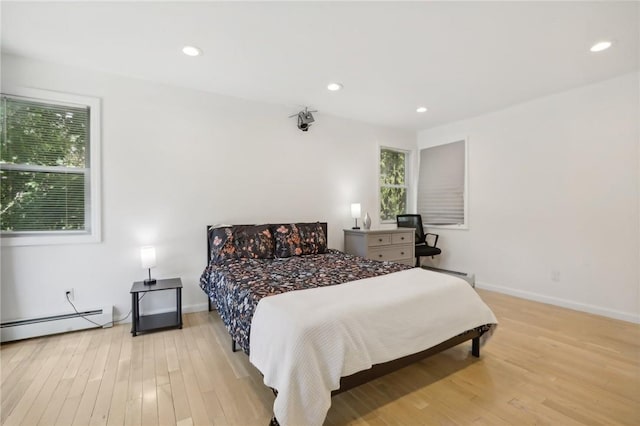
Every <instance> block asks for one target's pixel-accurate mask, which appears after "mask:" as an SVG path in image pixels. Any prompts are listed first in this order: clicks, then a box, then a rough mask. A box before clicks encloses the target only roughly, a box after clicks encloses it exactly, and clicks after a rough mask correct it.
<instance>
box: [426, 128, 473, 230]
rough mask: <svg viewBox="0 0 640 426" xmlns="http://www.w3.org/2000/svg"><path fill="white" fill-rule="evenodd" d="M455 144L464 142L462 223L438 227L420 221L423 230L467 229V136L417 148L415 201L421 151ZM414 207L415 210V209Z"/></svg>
mask: <svg viewBox="0 0 640 426" xmlns="http://www.w3.org/2000/svg"><path fill="white" fill-rule="evenodd" d="M456 142H464V190H463V191H462V198H463V199H462V201H463V204H464V206H463V213H464V223H461V224H457V225H438V224H432V223H427V222H425V221H424V219H423V221H422V226H423V227H424V228H432V229H463V230H468V229H469V138H468V137H467V136H461V137H456V138H447V141H446V142H440V143H434V144H430V145H428V146H422V147H420V148H418V154H417V156H418V173H417V176H416V178H417V183H416V200H417V198H418V196H419V195H418V194H419V191H420V183H419V182H420V166H421V165H420V162H421V159H422V153H421V151H422V150H423V149H428V148H435V147H437V146H442V145H448V144H451V143H456ZM417 207H418V206H417V205H416V209H417Z"/></svg>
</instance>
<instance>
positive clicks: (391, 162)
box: [380, 148, 407, 221]
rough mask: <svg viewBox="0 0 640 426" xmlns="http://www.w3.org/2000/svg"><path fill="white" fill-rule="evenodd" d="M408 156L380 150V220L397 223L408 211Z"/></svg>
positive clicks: (400, 152) (399, 152) (397, 152)
mask: <svg viewBox="0 0 640 426" xmlns="http://www.w3.org/2000/svg"><path fill="white" fill-rule="evenodd" d="M406 157H407V154H406V153H405V152H402V151H396V150H393V149H386V148H383V149H381V150H380V220H381V221H395V220H396V215H398V214H402V213H405V212H406V210H407V183H406V174H407V170H406V169H407V161H406Z"/></svg>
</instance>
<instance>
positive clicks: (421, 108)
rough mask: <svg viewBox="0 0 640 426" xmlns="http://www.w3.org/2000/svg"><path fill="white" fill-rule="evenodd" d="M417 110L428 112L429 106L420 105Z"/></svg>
mask: <svg viewBox="0 0 640 426" xmlns="http://www.w3.org/2000/svg"><path fill="white" fill-rule="evenodd" d="M416 112H427V107H418V108H416Z"/></svg>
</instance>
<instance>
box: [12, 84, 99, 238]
mask: <svg viewBox="0 0 640 426" xmlns="http://www.w3.org/2000/svg"><path fill="white" fill-rule="evenodd" d="M0 120H1V123H2V128H1V131H0V139H1V140H0V142H1V143H0V180H1V189H0V190H1V200H0V202H1V210H0V229H1V231H2V234H3V235H21V234H31V235H32V234H34V233H42V234H45V233H46V234H55V233H61V232H64V233H67V234H69V233H89V232H90V231H91V214H90V208H91V204H90V197H91V191H90V189H91V188H90V180H91V175H90V156H89V147H90V140H89V139H90V108H89V107H88V106H81V105H78V106H71V105H67V104H56V103H49V102H47V101H39V100H33V99H27V98H20V97H13V96H7V95H3V96H2V98H1V105H0Z"/></svg>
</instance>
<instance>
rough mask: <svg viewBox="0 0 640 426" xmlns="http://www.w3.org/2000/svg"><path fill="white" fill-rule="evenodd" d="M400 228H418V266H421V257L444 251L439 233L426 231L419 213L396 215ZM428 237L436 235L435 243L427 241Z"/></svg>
mask: <svg viewBox="0 0 640 426" xmlns="http://www.w3.org/2000/svg"><path fill="white" fill-rule="evenodd" d="M396 222H397V223H398V228H413V229H415V230H416V266H420V257H422V256H431V257H433V256H437V255H439V254H440V253H442V250H440V249H439V248H438V247H436V246H437V245H438V234H430V233H427V234H425V233H424V229H423V228H422V216H420V215H419V214H399V215H397V216H396ZM427 237H435V241H433V245H430V244H429V243H428V242H427Z"/></svg>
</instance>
